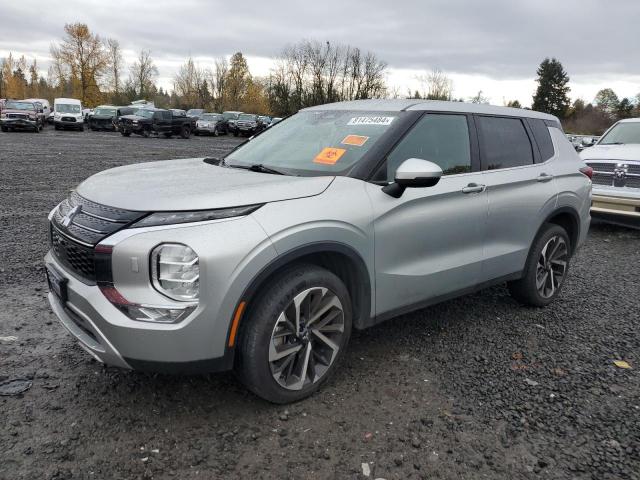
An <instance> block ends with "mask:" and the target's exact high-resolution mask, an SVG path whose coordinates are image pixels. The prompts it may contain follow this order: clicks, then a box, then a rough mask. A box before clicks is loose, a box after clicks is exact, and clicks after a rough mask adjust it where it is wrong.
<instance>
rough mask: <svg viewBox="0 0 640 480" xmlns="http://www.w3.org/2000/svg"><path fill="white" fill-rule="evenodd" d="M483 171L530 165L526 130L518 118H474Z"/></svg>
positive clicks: (529, 142)
mask: <svg viewBox="0 0 640 480" xmlns="http://www.w3.org/2000/svg"><path fill="white" fill-rule="evenodd" d="M476 122H477V126H478V134H479V137H480V151H481V159H482V169H483V170H495V169H499V168H511V167H521V166H523V165H531V164H533V150H532V148H531V141H530V140H529V135H528V134H527V130H526V129H525V127H524V124H523V123H522V120H521V119H519V118H506V117H483V116H478V117H476Z"/></svg>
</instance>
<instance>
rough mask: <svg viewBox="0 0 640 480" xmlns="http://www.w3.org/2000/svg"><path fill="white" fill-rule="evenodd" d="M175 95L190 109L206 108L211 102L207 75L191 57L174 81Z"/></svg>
mask: <svg viewBox="0 0 640 480" xmlns="http://www.w3.org/2000/svg"><path fill="white" fill-rule="evenodd" d="M173 89H174V91H175V93H176V94H177V95H178V96H179V97H181V98H182V103H184V104H185V105H188V106H190V107H192V108H193V107H197V108H205V107H206V105H207V103H209V101H210V94H209V89H208V87H207V80H206V73H205V71H204V70H203V69H201V68H200V67H199V66H198V65H196V64H195V63H194V61H193V58H191V57H189V58H188V59H187V61H186V62H185V63H184V65H182V66H181V67H180V69H179V70H178V73H176V76H175V77H174V80H173Z"/></svg>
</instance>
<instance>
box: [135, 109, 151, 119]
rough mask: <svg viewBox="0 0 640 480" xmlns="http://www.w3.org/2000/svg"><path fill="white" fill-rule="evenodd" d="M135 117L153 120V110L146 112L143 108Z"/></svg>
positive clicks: (137, 111)
mask: <svg viewBox="0 0 640 480" xmlns="http://www.w3.org/2000/svg"><path fill="white" fill-rule="evenodd" d="M134 115H137V116H138V117H143V118H151V117H153V110H145V109H144V108H141V109H140V110H136V112H135V113H134Z"/></svg>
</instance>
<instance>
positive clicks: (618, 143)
mask: <svg viewBox="0 0 640 480" xmlns="http://www.w3.org/2000/svg"><path fill="white" fill-rule="evenodd" d="M600 145H624V142H609V143H601V144H600Z"/></svg>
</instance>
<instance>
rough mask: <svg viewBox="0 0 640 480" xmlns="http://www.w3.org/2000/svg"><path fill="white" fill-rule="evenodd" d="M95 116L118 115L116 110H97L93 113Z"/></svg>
mask: <svg viewBox="0 0 640 480" xmlns="http://www.w3.org/2000/svg"><path fill="white" fill-rule="evenodd" d="M93 114H94V115H108V116H111V117H113V116H115V114H116V109H115V108H96V109H95V110H94V111H93Z"/></svg>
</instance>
